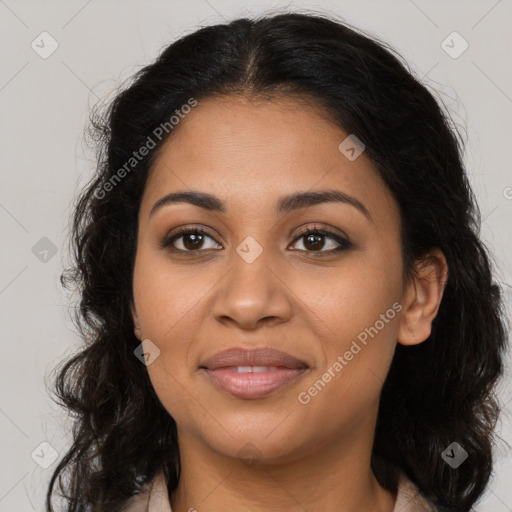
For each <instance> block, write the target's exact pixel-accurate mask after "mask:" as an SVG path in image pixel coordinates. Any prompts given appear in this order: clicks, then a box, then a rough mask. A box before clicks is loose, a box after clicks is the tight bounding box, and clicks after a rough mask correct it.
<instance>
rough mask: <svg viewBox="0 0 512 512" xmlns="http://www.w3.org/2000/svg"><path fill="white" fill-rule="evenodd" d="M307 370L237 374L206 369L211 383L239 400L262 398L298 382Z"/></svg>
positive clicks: (284, 369)
mask: <svg viewBox="0 0 512 512" xmlns="http://www.w3.org/2000/svg"><path fill="white" fill-rule="evenodd" d="M306 370H307V368H278V369H277V370H271V371H266V372H240V373H239V372H237V371H236V369H229V368H217V369H215V370H210V369H208V368H205V369H204V371H205V373H206V375H208V377H209V379H210V381H211V382H212V383H213V384H214V385H215V386H216V387H217V388H218V389H220V390H222V391H225V392H227V393H229V394H230V395H232V396H235V397H237V398H244V399H254V398H261V397H264V396H266V395H269V394H270V393H273V392H274V391H277V390H278V389H281V388H283V387H285V386H287V385H289V384H290V383H291V382H293V381H295V380H297V379H298V378H299V377H300V376H301V375H302V374H303V373H304V372H305V371H306Z"/></svg>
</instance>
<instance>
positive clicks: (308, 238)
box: [295, 229, 352, 256]
mask: <svg viewBox="0 0 512 512" xmlns="http://www.w3.org/2000/svg"><path fill="white" fill-rule="evenodd" d="M326 239H329V240H330V242H329V243H326ZM297 240H303V242H302V245H303V247H304V249H299V250H304V251H306V252H313V253H315V252H316V253H319V255H321V256H323V255H324V254H327V255H328V254H333V253H337V252H340V251H344V250H347V249H349V248H350V247H352V244H351V243H350V242H349V241H348V240H346V239H344V238H342V237H340V236H339V235H336V234H335V233H332V232H331V231H327V230H324V229H308V230H306V231H305V232H304V233H302V234H301V235H300V236H298V237H297V238H296V239H295V241H297ZM336 245H337V246H336ZM326 246H327V250H323V249H324V248H325V247H326Z"/></svg>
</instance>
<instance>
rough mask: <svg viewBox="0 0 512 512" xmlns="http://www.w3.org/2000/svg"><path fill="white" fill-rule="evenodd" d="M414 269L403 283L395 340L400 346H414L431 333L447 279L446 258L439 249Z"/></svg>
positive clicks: (430, 253) (431, 252) (418, 263)
mask: <svg viewBox="0 0 512 512" xmlns="http://www.w3.org/2000/svg"><path fill="white" fill-rule="evenodd" d="M416 270H417V272H416V275H414V276H413V277H412V278H411V281H410V282H409V283H408V284H407V286H406V292H405V299H404V303H403V306H404V308H403V311H404V312H403V314H402V317H401V319H400V327H399V330H398V343H400V344H402V345H416V344H418V343H421V342H423V341H425V340H426V339H427V338H428V337H429V336H430V333H431V332H432V322H433V321H434V318H435V317H436V315H437V312H438V310H439V305H440V304H441V299H442V298H443V292H444V289H445V287H446V282H447V280H448V265H447V263H446V258H445V257H444V254H443V253H442V251H441V250H440V249H438V248H436V249H433V250H432V251H430V252H429V253H428V254H427V255H426V256H424V257H423V258H422V259H421V261H419V262H417V263H416Z"/></svg>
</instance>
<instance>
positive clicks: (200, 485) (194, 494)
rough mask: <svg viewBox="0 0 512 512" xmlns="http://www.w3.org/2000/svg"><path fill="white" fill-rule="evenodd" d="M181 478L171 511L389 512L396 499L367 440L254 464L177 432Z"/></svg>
mask: <svg viewBox="0 0 512 512" xmlns="http://www.w3.org/2000/svg"><path fill="white" fill-rule="evenodd" d="M178 440H179V446H180V462H181V474H180V481H179V484H178V487H177V488H176V489H175V490H174V491H173V492H172V494H171V496H170V501H171V507H172V511H173V512H193V511H194V510H196V511H197V512H218V511H219V510H244V511H247V512H260V511H262V510H265V511H268V512H274V511H275V512H277V511H282V510H287V511H291V512H304V511H305V510H308V511H311V512H314V511H321V512H356V511H357V512H392V511H393V508H394V504H395V501H396V495H395V494H394V493H392V492H390V491H388V490H386V489H384V488H383V487H382V486H381V485H380V484H379V483H378V481H377V479H376V478H375V475H374V474H373V471H372V470H371V467H370V458H371V449H368V446H370V447H371V442H370V443H369V442H367V441H368V440H366V439H361V436H360V435H359V436H356V435H354V436H353V439H346V438H345V439H333V440H332V441H331V442H328V443H325V444H324V445H323V446H322V447H318V446H316V447H314V449H312V448H309V450H308V449H304V450H303V452H302V453H301V455H300V457H297V458H295V459H293V460H292V459H288V460H286V461H282V460H280V461H276V460H271V461H270V462H267V461H265V462H262V461H261V460H258V461H255V462H254V463H253V464H250V463H247V462H243V461H241V460H239V459H234V458H232V457H226V456H224V455H222V454H219V453H218V452H216V451H214V450H212V449H211V448H210V447H208V446H207V445H206V444H205V443H203V442H202V441H201V440H200V439H197V438H195V437H194V436H191V435H190V434H188V433H187V432H182V431H180V430H179V429H178Z"/></svg>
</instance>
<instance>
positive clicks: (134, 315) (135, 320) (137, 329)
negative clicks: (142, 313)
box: [130, 301, 142, 341]
mask: <svg viewBox="0 0 512 512" xmlns="http://www.w3.org/2000/svg"><path fill="white" fill-rule="evenodd" d="M130 311H131V312H132V318H133V325H134V328H133V332H134V333H135V337H136V338H137V339H139V340H141V341H142V329H141V327H140V323H139V317H138V315H137V310H136V309H135V304H134V303H133V302H132V301H130Z"/></svg>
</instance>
